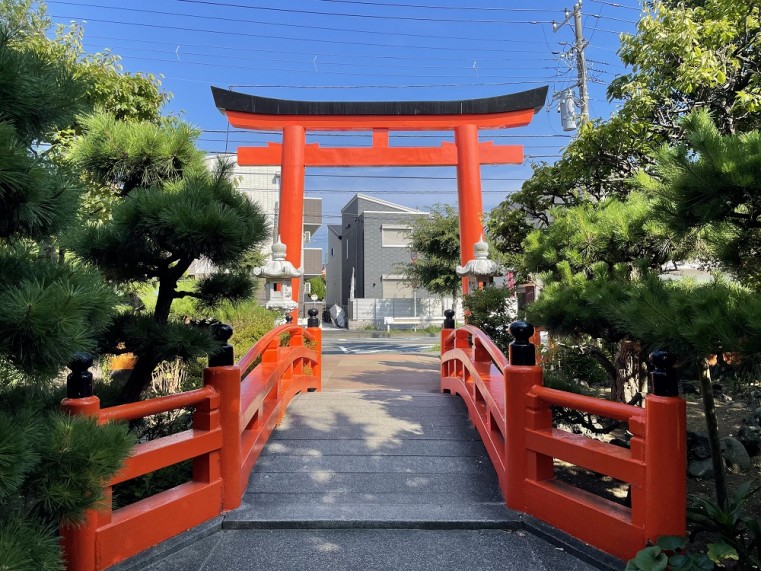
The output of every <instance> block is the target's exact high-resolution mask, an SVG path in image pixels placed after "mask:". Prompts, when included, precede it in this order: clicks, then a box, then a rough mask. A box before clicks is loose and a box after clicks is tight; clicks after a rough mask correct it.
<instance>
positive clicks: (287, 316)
mask: <svg viewBox="0 0 761 571" xmlns="http://www.w3.org/2000/svg"><path fill="white" fill-rule="evenodd" d="M285 322H286V323H293V315H291V314H290V313H289V314H288V315H286V316H285Z"/></svg>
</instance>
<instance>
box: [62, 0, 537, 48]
mask: <svg viewBox="0 0 761 571" xmlns="http://www.w3.org/2000/svg"><path fill="white" fill-rule="evenodd" d="M178 1H179V0H178ZM51 17H52V18H60V19H74V20H87V21H88V22H99V23H103V24H117V25H123V26H138V27H143V28H154V29H159V30H162V31H166V30H175V31H181V32H193V33H202V34H220V35H222V34H223V35H225V36H229V35H230V31H229V30H210V29H199V28H189V27H186V26H167V25H160V24H148V23H146V22H123V21H121V20H108V19H104V18H90V17H87V18H83V17H80V16H68V15H61V14H51ZM235 35H236V36H243V37H249V38H257V39H258V40H262V39H265V40H287V41H291V42H314V43H323V44H342V45H345V44H350V45H351V46H356V45H361V46H371V47H380V48H385V49H392V48H393V49H418V50H432V51H450V52H451V51H457V52H478V53H480V52H495V53H504V49H497V48H477V47H474V48H469V47H466V46H458V47H444V46H428V45H409V44H407V45H398V44H392V43H388V44H380V43H373V42H355V41H350V40H340V39H337V40H327V39H324V38H304V37H292V36H275V35H271V34H267V35H264V34H254V33H248V32H235ZM444 39H446V38H444ZM529 53H532V52H529Z"/></svg>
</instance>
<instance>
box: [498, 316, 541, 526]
mask: <svg viewBox="0 0 761 571" xmlns="http://www.w3.org/2000/svg"><path fill="white" fill-rule="evenodd" d="M533 332H534V328H533V327H532V326H531V325H529V324H527V323H524V322H522V321H516V322H514V323H512V324H511V325H510V334H511V335H512V336H513V337H514V338H515V341H513V342H512V343H510V354H509V364H508V366H507V367H505V424H506V428H507V430H506V432H507V434H506V435H505V472H506V475H505V482H506V486H505V487H506V490H505V500H506V502H507V505H508V507H510V508H511V509H515V510H519V511H526V499H525V481H526V479H527V478H528V477H529V476H530V475H531V477H532V478H536V479H541V477H543V476H546V474H537V473H535V472H537V471H538V470H539V468H540V467H539V466H537V465H536V463H534V465H533V466H530V458H529V452H528V450H527V448H526V428H527V427H528V426H529V425H531V427H532V428H533V427H534V424H535V422H536V420H537V419H535V418H533V416H534V415H535V414H536V411H531V410H529V402H528V400H529V397H528V394H529V392H530V391H531V389H532V388H533V387H534V386H537V385H541V384H542V369H541V367H538V366H536V364H535V363H536V352H535V349H534V345H533V344H531V343H530V342H529V338H530V337H531V334H532V333H533ZM530 472H533V474H530Z"/></svg>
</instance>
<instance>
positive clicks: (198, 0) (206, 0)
mask: <svg viewBox="0 0 761 571" xmlns="http://www.w3.org/2000/svg"><path fill="white" fill-rule="evenodd" d="M177 1H178V2H184V3H186V4H202V5H206V6H222V7H225V8H245V9H248V10H262V11H267V12H278V13H285V14H306V15H309V16H331V17H335V16H341V17H346V18H367V19H372V20H393V21H398V20H410V21H413V22H452V23H457V24H463V23H469V24H473V23H475V24H549V23H550V21H549V20H475V19H470V18H469V19H462V18H457V19H452V18H421V17H416V16H401V15H399V14H394V15H393V16H380V15H377V14H352V13H350V12H321V11H319V10H298V9H294V8H273V7H271V6H248V5H246V4H234V3H232V2H211V1H210V0H177Z"/></svg>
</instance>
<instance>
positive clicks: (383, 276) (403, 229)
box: [326, 194, 428, 306]
mask: <svg viewBox="0 0 761 571" xmlns="http://www.w3.org/2000/svg"><path fill="white" fill-rule="evenodd" d="M420 216H428V213H427V212H423V211H421V210H415V209H414V208H408V207H406V206H402V205H400V204H394V203H392V202H386V201H385V200H380V199H378V198H374V197H372V196H368V195H366V194H356V195H355V196H354V197H353V198H352V199H351V200H350V201H349V202H348V203H347V204H346V206H344V207H343V208H342V209H341V224H340V225H338V224H331V225H329V226H328V255H327V266H326V282H327V302H328V304H329V305H332V304H334V303H338V304H339V305H342V306H346V305H348V303H349V300H350V299H354V298H384V299H393V298H412V297H413V295H414V293H413V290H412V288H411V287H410V286H408V285H406V284H405V283H404V279H403V276H402V275H401V274H400V273H399V269H398V266H399V265H400V264H408V263H410V261H411V259H412V258H411V255H412V252H411V250H410V247H409V243H410V239H409V237H408V231H409V230H410V228H411V227H412V224H413V222H414V220H415V219H416V218H419V217H420Z"/></svg>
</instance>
